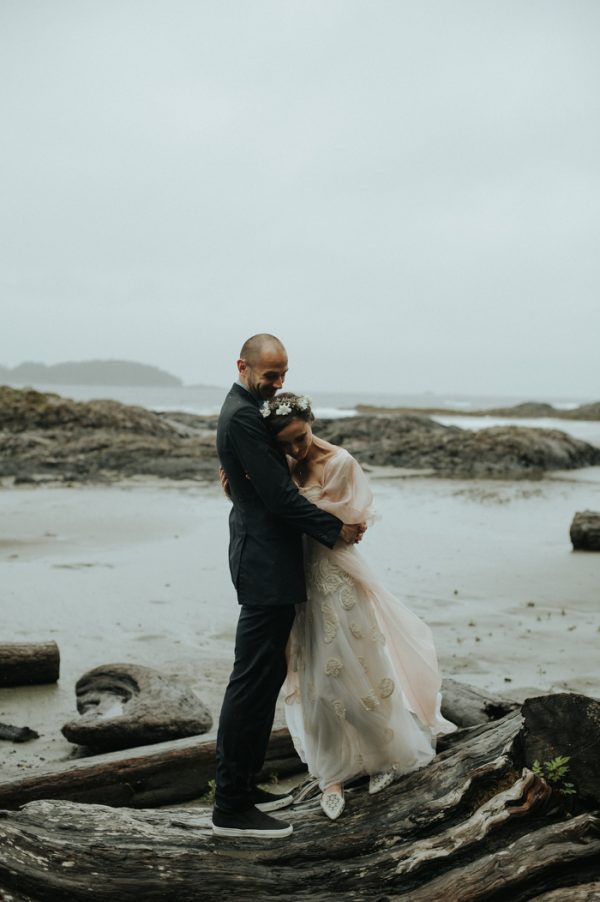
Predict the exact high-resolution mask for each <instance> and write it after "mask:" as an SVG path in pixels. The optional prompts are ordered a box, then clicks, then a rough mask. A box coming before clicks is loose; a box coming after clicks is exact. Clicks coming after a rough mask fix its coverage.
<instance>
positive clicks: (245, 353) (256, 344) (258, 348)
mask: <svg viewBox="0 0 600 902" xmlns="http://www.w3.org/2000/svg"><path fill="white" fill-rule="evenodd" d="M273 352H274V353H277V354H281V353H283V354H285V348H284V346H283V343H282V342H281V341H279V339H278V338H276V337H275V335H269V333H268V332H260V333H259V334H258V335H253V336H252V338H248V339H247V340H246V341H245V342H244V344H243V345H242V350H241V351H240V360H245V361H246V362H247V363H249V364H250V366H256V364H257V361H258V360H260V358H261V357H263V356H264V355H265V354H266V353H273Z"/></svg>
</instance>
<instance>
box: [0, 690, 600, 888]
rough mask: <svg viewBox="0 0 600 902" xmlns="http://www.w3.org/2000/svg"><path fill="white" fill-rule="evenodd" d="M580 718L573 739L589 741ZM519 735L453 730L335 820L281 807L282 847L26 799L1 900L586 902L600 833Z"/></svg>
mask: <svg viewBox="0 0 600 902" xmlns="http://www.w3.org/2000/svg"><path fill="white" fill-rule="evenodd" d="M560 698H561V697H560V696H549V699H550V703H552V700H553V699H554V700H556V699H560ZM561 711H562V708H561V707H560V705H559V706H558V707H557V708H556V714H557V717H559V716H560V712H561ZM593 713H594V712H593V711H592V712H591V715H593ZM589 714H590V711H587V713H585V712H584V719H585V720H586V724H585V727H582V729H583V730H587V733H588V739H590V740H592V739H594V738H595V739H597V738H598V733H599V731H600V725H599V724H598V723H597V722H595V721H593V720H592V717H591V716H588V715H589ZM524 724H525V728H526V729H531V725H528V724H527V720H526V718H525V721H524V720H523V717H522V716H521V714H520V713H519V712H511V713H509V714H507V715H506V716H505V717H503V718H502V719H500V720H498V721H492V722H490V723H488V724H484V725H481V726H478V727H472V728H469V729H465V730H463V731H461V733H460V735H459V737H458V741H456V742H455V744H454V745H453V746H452V747H451V748H448V749H446V751H444V752H442V753H441V754H440V755H438V756H437V757H436V758H435V759H434V761H433V762H432V763H431V764H430V765H429V766H428V767H426V768H423V769H421V770H419V771H416V772H414V773H412V774H408V775H407V776H405V777H403V778H402V779H400V780H398V781H397V782H396V783H394V784H393V785H392V786H391V787H389V788H388V789H387V790H386V791H385V792H383V793H381V794H379V795H376V796H369V794H368V793H367V792H366V789H365V788H364V787H363V788H356V789H352V790H350V791H348V792H347V804H346V810H345V811H344V814H343V815H342V818H341V819H340V820H339V821H336V822H335V823H331V822H329V821H327V820H326V819H325V818H324V817H323V815H322V813H321V812H320V809H319V805H318V801H316V800H314V801H309V802H306V803H304V804H302V805H299V806H297V807H295V808H292V809H288V811H286V812H285V814H286V816H287V815H289V819H290V821H291V822H292V823H293V825H294V833H293V835H292V836H291V837H289V838H287V839H284V840H279V841H278V840H267V839H265V840H259V839H253V840H250V839H246V840H223V839H218V838H216V837H213V836H212V834H211V831H210V810H209V809H208V808H196V809H194V808H189V807H188V808H185V809H182V810H174V809H170V810H168V809H162V810H151V811H140V810H132V809H118V810H114V809H111V808H107V807H106V806H101V805H85V806H84V805H80V804H76V803H72V802H66V801H39V802H33V803H31V804H28V805H26V806H25V807H24V808H23V809H21V810H20V811H13V812H5V813H4V814H3V815H2V816H0V887H2V889H5V892H7V893H10V892H11V890H12V889H13V888H17V887H18V890H19V892H21V893H22V894H24V895H26V896H27V897H28V898H31V899H42V898H43V899H45V900H59V899H69V900H73V902H78V900H84V899H86V900H93V902H100V900H102V902H104V900H106V902H108V900H114V899H119V900H120V902H121V900H122V902H128V900H139V899H140V898H143V899H144V900H173V902H198V900H211V902H212V900H213V899H224V900H229V902H231V900H240V902H242V900H243V902H250V900H257V899H259V900H267V899H286V900H291V902H294V900H298V902H300V900H311V902H330V900H331V899H340V900H344V902H346V900H347V902H376V900H377V902H383V900H386V902H492V900H498V902H500V900H502V899H508V898H510V899H511V900H514V902H525V900H530V899H534V898H535V897H539V896H541V897H542V899H543V898H544V894H546V895H547V894H548V893H556V892H561V893H562V894H563V895H562V897H560V896H559V897H555V899H556V898H561V902H562V899H569V900H571V899H581V900H582V902H583V900H585V902H587V900H588V899H591V898H593V896H590V893H592V892H594V889H595V884H596V885H597V884H598V882H599V881H600V820H599V818H598V816H597V814H596V813H594V812H593V811H589V810H585V809H582V810H580V811H578V812H574V813H573V816H566V815H565V814H563V813H561V812H560V811H556V810H555V809H550V808H549V807H548V803H547V801H546V799H547V796H548V793H549V787H548V785H547V784H546V783H545V782H544V781H543V780H541V779H540V778H538V777H536V776H535V775H534V774H533V773H531V771H530V770H529V769H527V768H523V767H522V748H523V743H522V733H523V727H524ZM580 890H581V891H582V892H583V893H584V894H583V895H581V894H580V895H577V893H579V892H580ZM545 902H550V900H545ZM552 902H555V900H552Z"/></svg>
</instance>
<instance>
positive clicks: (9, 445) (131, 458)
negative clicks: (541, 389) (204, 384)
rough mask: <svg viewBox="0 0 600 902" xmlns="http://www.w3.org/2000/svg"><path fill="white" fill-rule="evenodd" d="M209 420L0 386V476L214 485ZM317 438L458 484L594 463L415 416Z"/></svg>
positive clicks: (582, 451) (326, 426) (363, 458)
mask: <svg viewBox="0 0 600 902" xmlns="http://www.w3.org/2000/svg"><path fill="white" fill-rule="evenodd" d="M215 430H216V417H215V416H197V415H194V414H187V413H179V412H178V413H172V412H169V413H155V412H152V411H150V410H146V409H144V408H141V407H134V406H130V405H126V404H121V403H119V402H117V401H88V402H76V401H71V400H69V399H66V398H63V397H61V396H60V395H55V394H46V393H42V392H37V391H34V390H32V389H14V388H10V387H8V386H1V387H0V477H5V478H11V477H12V478H13V479H14V481H15V483H17V484H25V483H36V482H47V481H55V480H56V481H60V482H77V483H81V482H103V481H114V480H116V479H120V478H123V477H131V476H140V475H143V476H158V477H163V478H167V479H177V480H181V479H195V480H202V481H216V479H217V468H218V462H217V457H216V452H215ZM317 431H318V434H319V435H320V436H322V437H323V438H325V439H327V440H328V441H331V442H334V443H335V444H339V445H342V446H344V447H345V448H347V450H348V451H350V453H351V454H353V455H354V456H355V457H356V458H357V459H358V460H359V461H360V462H361V463H362V464H363V465H366V466H367V467H368V466H369V465H372V466H383V467H385V466H390V467H397V468H398V467H399V468H407V469H411V470H422V471H427V472H428V473H432V474H433V475H436V476H444V477H460V478H510V479H514V478H539V477H540V476H542V475H543V473H544V472H546V471H548V470H569V469H577V468H580V467H587V466H595V465H600V448H598V447H596V446H594V445H590V444H589V443H587V442H584V441H580V440H578V439H575V438H573V437H571V436H569V435H566V434H565V433H563V432H561V431H560V430H554V429H533V428H523V427H519V426H496V427H491V428H489V429H480V430H477V431H473V430H464V429H459V428H458V427H456V426H443V425H441V424H440V423H437V422H435V421H434V420H432V419H430V418H429V417H428V416H425V415H423V414H422V413H419V414H415V413H406V414H404V413H397V414H393V415H387V416H382V415H359V416H356V417H348V418H344V419H329V420H325V419H323V420H319V422H318V424H317Z"/></svg>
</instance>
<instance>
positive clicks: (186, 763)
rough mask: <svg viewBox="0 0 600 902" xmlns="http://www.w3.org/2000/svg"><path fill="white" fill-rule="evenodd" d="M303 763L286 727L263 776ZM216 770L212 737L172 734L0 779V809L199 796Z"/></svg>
mask: <svg viewBox="0 0 600 902" xmlns="http://www.w3.org/2000/svg"><path fill="white" fill-rule="evenodd" d="M302 767H303V765H302V763H301V761H300V759H299V758H298V756H297V755H296V753H295V751H294V747H293V745H292V741H291V739H290V736H289V733H288V731H287V730H276V731H274V732H273V734H272V735H271V741H270V743H269V748H268V752H267V758H266V761H265V770H264V773H265V777H269V776H271V775H275V776H288V775H289V774H293V773H296V772H298V771H300V770H301V769H302ZM214 775H215V739H214V736H213V737H211V738H199V737H196V736H193V737H190V738H188V739H175V740H173V741H171V742H161V743H157V744H156V745H151V746H142V747H140V748H136V749H127V750H125V751H118V752H107V753H106V754H104V755H94V756H93V757H90V758H79V759H76V760H72V761H66V762H64V763H61V764H54V765H51V766H49V767H47V768H44V769H43V770H42V769H37V770H36V771H35V772H33V773H28V774H25V775H23V776H19V777H18V778H14V779H9V780H0V808H16V807H17V806H18V805H24V804H25V803H26V802H31V801H33V800H35V799H70V800H72V801H79V802H102V803H103V804H105V805H114V806H122V805H128V806H130V807H134V808H137V807H140V808H145V807H146V808H147V807H150V806H154V805H165V804H173V803H176V802H185V801H188V800H189V799H197V798H199V797H200V796H201V795H203V793H205V792H206V790H207V789H208V786H209V781H210V780H212V779H213V778H214Z"/></svg>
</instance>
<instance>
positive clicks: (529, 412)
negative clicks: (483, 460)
mask: <svg viewBox="0 0 600 902" xmlns="http://www.w3.org/2000/svg"><path fill="white" fill-rule="evenodd" d="M356 410H357V412H358V413H359V414H372V413H376V414H382V415H383V416H389V415H390V414H398V413H401V414H421V415H424V416H455V417H507V418H510V419H515V418H520V417H522V418H523V419H532V420H534V419H540V418H542V417H551V418H552V419H553V420H600V401H593V402H591V403H589V404H580V405H579V406H578V407H574V408H573V409H571V410H564V409H562V408H560V407H553V405H552V404H547V403H545V402H544V401H523V402H522V403H521V404H515V405H514V406H513V407H485V408H480V409H479V410H464V409H462V408H461V409H453V408H451V407H381V406H378V405H375V404H357V405H356Z"/></svg>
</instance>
